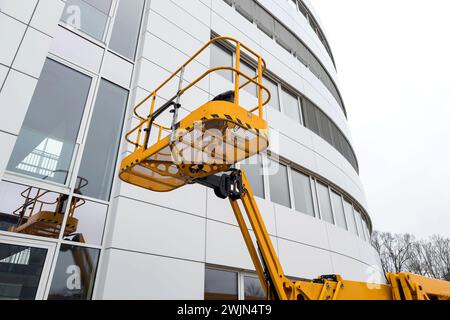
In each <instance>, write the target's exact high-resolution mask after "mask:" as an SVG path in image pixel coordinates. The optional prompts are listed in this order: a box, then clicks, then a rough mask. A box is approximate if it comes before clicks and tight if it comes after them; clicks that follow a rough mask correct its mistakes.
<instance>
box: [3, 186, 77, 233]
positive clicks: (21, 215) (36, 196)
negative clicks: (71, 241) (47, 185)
mask: <svg viewBox="0 0 450 320" xmlns="http://www.w3.org/2000/svg"><path fill="white" fill-rule="evenodd" d="M68 200H69V196H68V195H65V194H60V193H56V192H51V191H48V190H45V189H41V188H36V187H29V186H24V185H20V184H15V183H9V182H5V181H2V182H0V230H2V231H9V232H14V233H21V234H29V235H34V236H40V237H49V238H58V237H59V233H60V230H61V225H62V223H63V219H64V213H65V210H66V206H67V202H68ZM67 224H68V225H69V224H71V220H68V221H67Z"/></svg>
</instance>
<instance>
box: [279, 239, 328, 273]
mask: <svg viewBox="0 0 450 320" xmlns="http://www.w3.org/2000/svg"><path fill="white" fill-rule="evenodd" d="M278 248H279V257H280V262H281V265H282V266H283V269H284V272H285V273H286V274H287V275H289V276H292V277H298V278H306V279H314V278H316V277H318V276H320V275H322V274H333V273H334V269H333V265H332V261H331V253H330V252H329V251H327V250H321V249H318V248H316V247H311V246H308V245H304V244H301V243H298V242H293V241H289V240H285V239H278Z"/></svg>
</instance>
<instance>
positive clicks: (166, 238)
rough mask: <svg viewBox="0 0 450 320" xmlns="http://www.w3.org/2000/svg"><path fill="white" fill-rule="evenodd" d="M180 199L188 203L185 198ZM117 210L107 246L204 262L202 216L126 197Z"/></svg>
mask: <svg viewBox="0 0 450 320" xmlns="http://www.w3.org/2000/svg"><path fill="white" fill-rule="evenodd" d="M175 199H176V198H174V200H175ZM178 199H179V200H181V199H184V202H188V201H186V197H179V198H178ZM115 209H116V211H115V222H114V225H113V226H110V227H111V232H112V239H111V242H110V243H107V244H106V245H107V246H108V247H114V248H119V249H123V250H131V251H138V252H145V253H150V254H156V255H162V256H170V257H175V258H181V259H187V260H193V261H200V262H203V261H204V260H205V247H204V245H205V227H206V221H205V219H204V218H203V217H199V216H194V215H192V214H188V213H186V212H180V211H177V210H173V209H167V208H164V207H161V206H156V205H151V204H149V203H145V202H142V201H139V200H132V199H129V198H124V197H119V199H117V205H116V208H115Z"/></svg>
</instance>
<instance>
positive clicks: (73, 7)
mask: <svg viewBox="0 0 450 320" xmlns="http://www.w3.org/2000/svg"><path fill="white" fill-rule="evenodd" d="M111 4H112V0H67V1H66V6H65V8H64V11H63V14H62V17H61V21H63V22H65V23H67V24H68V25H70V26H71V27H73V28H75V29H78V30H80V31H82V32H84V33H86V34H87V35H89V36H91V37H93V38H94V39H96V40H99V41H104V38H105V33H106V28H107V26H108V23H109V20H110V11H111Z"/></svg>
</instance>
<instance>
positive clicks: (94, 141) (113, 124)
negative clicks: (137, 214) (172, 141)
mask: <svg viewBox="0 0 450 320" xmlns="http://www.w3.org/2000/svg"><path fill="white" fill-rule="evenodd" d="M127 100H128V91H127V90H125V89H122V88H120V87H118V86H116V85H114V84H112V83H110V82H108V81H106V80H102V81H101V83H100V88H99V90H98V94H97V101H96V103H95V106H94V111H93V115H92V119H91V124H90V129H89V132H88V135H87V138H86V143H85V148H84V151H83V157H82V160H81V166H80V170H79V172H78V176H79V178H80V179H84V180H85V185H84V186H83V188H82V189H78V190H76V191H77V192H79V193H80V194H83V195H86V196H89V197H91V198H97V199H101V200H109V196H110V192H111V186H112V182H113V179H114V173H115V167H116V160H117V154H118V149H119V144H120V138H121V133H122V130H121V129H122V125H123V118H124V115H125V110H126V107H127Z"/></svg>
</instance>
